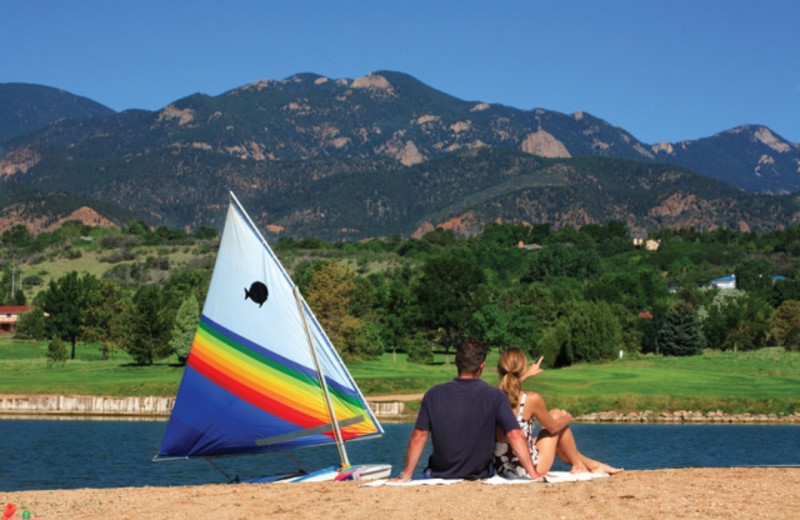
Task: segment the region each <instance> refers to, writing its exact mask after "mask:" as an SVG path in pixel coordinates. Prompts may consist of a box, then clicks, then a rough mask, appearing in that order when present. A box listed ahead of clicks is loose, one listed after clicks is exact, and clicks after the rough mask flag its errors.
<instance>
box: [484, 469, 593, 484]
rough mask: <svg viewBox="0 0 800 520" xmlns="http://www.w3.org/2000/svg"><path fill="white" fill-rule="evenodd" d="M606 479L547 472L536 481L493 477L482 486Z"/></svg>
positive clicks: (587, 475) (566, 472)
mask: <svg viewBox="0 0 800 520" xmlns="http://www.w3.org/2000/svg"><path fill="white" fill-rule="evenodd" d="M605 477H608V475H607V474H605V473H588V472H587V473H570V472H569V471H549V472H548V473H546V474H545V475H544V476H543V477H540V478H538V479H536V480H530V479H524V478H519V479H507V478H503V477H500V476H498V475H495V476H493V477H491V478H488V479H486V480H484V481H483V483H484V484H490V485H507V484H531V483H533V482H548V483H550V484H558V483H561V482H579V481H583V480H592V479H596V478H605Z"/></svg>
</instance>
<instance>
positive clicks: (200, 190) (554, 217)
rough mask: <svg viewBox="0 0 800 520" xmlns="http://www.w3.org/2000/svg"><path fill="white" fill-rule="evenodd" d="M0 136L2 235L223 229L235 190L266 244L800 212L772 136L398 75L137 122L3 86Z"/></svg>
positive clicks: (795, 162)
mask: <svg viewBox="0 0 800 520" xmlns="http://www.w3.org/2000/svg"><path fill="white" fill-rule="evenodd" d="M0 128H2V129H3V130H2V133H0V178H2V179H4V180H3V181H2V182H1V183H0V188H2V191H3V192H5V196H4V194H3V193H0V231H2V229H3V227H4V226H6V227H7V226H10V225H13V224H14V223H25V224H26V225H29V226H30V227H36V228H39V229H43V228H46V225H48V224H47V223H50V224H49V225H52V223H54V222H56V221H58V220H59V219H64V218H68V217H70V216H74V212H75V211H78V210H81V208H91V211H90V212H89V213H91V214H94V213H96V214H97V215H98V216H97V217H93V218H105V219H108V220H109V221H112V222H116V223H123V222H125V221H126V220H129V219H130V218H141V219H143V220H145V221H147V222H149V223H151V224H153V225H167V226H170V227H182V228H187V229H192V228H195V227H197V226H201V225H209V226H214V227H217V228H219V227H220V226H221V223H222V219H223V218H224V214H223V213H224V211H223V210H224V207H225V206H226V204H227V195H226V194H227V192H228V191H229V190H230V191H233V192H235V193H236V195H237V197H238V198H239V199H240V200H241V201H242V202H243V203H244V205H245V207H246V208H248V210H249V211H250V213H251V215H252V216H253V219H254V220H255V221H256V222H257V223H258V224H259V225H260V226H261V227H263V228H264V229H265V230H266V232H267V233H268V234H271V235H276V236H317V237H320V238H325V239H332V240H336V239H365V238H369V237H376V236H389V235H392V234H397V233H399V234H403V235H411V234H414V233H422V232H425V231H427V230H431V229H434V228H435V227H439V226H444V227H449V228H452V229H455V230H457V231H459V232H463V233H475V232H479V231H480V230H481V229H482V227H483V225H484V224H485V223H486V222H517V223H528V224H534V223H540V222H548V223H550V224H551V225H553V226H554V227H561V226H564V225H572V226H575V227H579V226H582V225H584V224H588V223H600V224H605V223H607V222H608V221H609V220H612V219H613V220H620V221H622V222H623V223H625V225H626V226H627V227H628V229H629V231H630V232H631V233H632V234H636V235H643V234H646V233H647V231H649V230H653V229H657V228H662V227H695V228H698V229H713V228H715V227H728V228H734V229H740V230H744V231H756V232H766V231H769V230H772V229H776V228H781V227H785V226H787V225H790V224H793V223H796V222H798V220H800V198H798V196H797V193H798V192H799V191H800V145H798V144H797V143H792V142H789V141H786V140H785V139H783V138H782V137H780V136H779V135H776V134H775V133H774V132H772V131H771V130H770V129H769V128H767V127H764V126H760V125H743V126H739V127H737V128H733V129H730V130H726V131H722V132H720V133H718V134H715V135H713V136H710V137H707V138H703V139H698V140H694V141H682V142H679V143H657V144H645V143H642V142H640V141H639V140H638V139H636V138H635V137H634V136H632V135H631V134H630V133H628V132H626V131H625V130H624V129H621V128H618V127H614V126H612V125H611V124H609V123H607V122H606V121H604V120H602V119H600V118H597V117H595V116H593V115H590V114H587V113H585V112H576V113H573V114H563V113H559V112H554V111H548V110H544V109H533V110H520V109H517V108H513V107H508V106H504V105H498V104H488V103H483V102H480V101H465V100H461V99H458V98H455V97H453V96H450V95H448V94H446V93H443V92H440V91H438V90H435V89H433V88H431V87H429V86H427V85H425V84H423V83H421V82H419V81H418V80H416V79H415V78H413V77H411V76H409V75H406V74H403V73H399V72H391V71H380V72H375V73H370V74H368V75H366V76H364V77H361V78H357V79H354V80H351V79H330V78H326V77H324V76H319V75H315V74H298V75H294V76H292V77H289V78H286V79H283V80H280V81H276V80H265V81H259V82H255V83H252V84H249V85H245V86H242V87H240V88H236V89H233V90H231V91H229V92H226V93H223V94H221V95H219V96H214V97H211V96H207V95H204V94H194V95H191V96H188V97H185V98H183V99H180V100H177V101H175V102H173V103H171V104H170V105H168V106H166V107H164V108H163V109H161V110H158V111H146V110H127V111H124V112H121V113H116V112H114V111H113V110H111V109H108V108H107V107H104V106H102V105H100V104H98V103H96V102H94V101H92V100H89V99H86V98H81V97H79V96H75V95H73V94H70V93H67V92H64V91H61V90H57V89H53V88H50V87H43V86H38V85H27V84H0ZM12 193H13V196H12V195H10V194H12ZM53 194H59V195H58V197H60V198H59V199H58V200H59V203H58V204H56V203H54V202H53V201H54V200H56V199H53V198H52V197H55V195H53ZM81 211H83V213H82V214H86V209H82V210H81ZM33 223H38V224H36V225H34V224H33Z"/></svg>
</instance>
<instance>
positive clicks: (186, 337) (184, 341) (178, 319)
mask: <svg viewBox="0 0 800 520" xmlns="http://www.w3.org/2000/svg"><path fill="white" fill-rule="evenodd" d="M199 321H200V305H199V304H198V303H197V298H195V296H194V294H193V293H189V296H188V297H187V298H185V299H184V300H183V302H181V306H180V307H179V308H178V313H177V314H176V315H175V324H174V325H173V326H172V340H171V341H170V348H171V349H172V352H174V353H175V355H177V356H178V361H179V362H180V363H181V364H183V363H186V360H187V359H188V357H189V350H191V348H192V340H193V339H194V334H195V332H196V330H197V324H198V323H199Z"/></svg>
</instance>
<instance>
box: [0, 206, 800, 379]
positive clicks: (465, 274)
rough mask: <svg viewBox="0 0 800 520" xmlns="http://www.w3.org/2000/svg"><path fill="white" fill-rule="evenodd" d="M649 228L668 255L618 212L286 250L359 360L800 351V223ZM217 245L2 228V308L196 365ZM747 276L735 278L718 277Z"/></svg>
mask: <svg viewBox="0 0 800 520" xmlns="http://www.w3.org/2000/svg"><path fill="white" fill-rule="evenodd" d="M650 239H651V240H652V241H654V242H652V243H653V244H658V247H657V249H655V250H648V249H647V248H644V247H641V248H639V247H635V246H634V242H633V240H632V238H631V236H630V235H629V234H628V232H627V230H626V228H625V226H624V225H623V223H622V222H619V221H612V222H610V223H609V224H608V225H607V226H600V225H597V224H587V225H585V226H582V227H581V228H579V229H576V228H573V227H570V226H565V227H562V228H560V229H557V230H556V229H553V228H552V227H551V226H550V225H547V224H539V225H534V226H524V225H509V224H490V225H488V226H486V228H485V229H484V231H483V232H482V233H480V234H479V235H475V236H472V237H465V236H459V235H457V234H455V233H454V232H452V231H450V230H444V229H437V230H434V231H431V232H428V233H426V234H424V235H423V236H422V237H421V238H403V237H402V236H400V235H395V236H394V237H392V238H388V239H381V240H371V241H366V242H357V243H356V242H337V243H334V244H332V243H329V242H326V241H323V240H320V239H312V238H308V239H303V240H294V239H289V238H284V239H281V240H279V241H277V242H276V243H275V244H274V248H275V250H276V252H277V254H278V256H279V257H280V258H281V259H282V261H283V263H284V264H285V265H286V266H287V268H288V269H289V270H290V273H291V274H292V276H293V278H294V279H295V280H296V282H297V284H298V286H299V287H300V289H301V291H302V292H303V294H304V295H305V297H306V299H307V300H308V302H309V304H310V305H311V307H312V308H314V310H315V311H316V312H317V314H318V316H320V319H321V321H322V324H323V326H324V327H325V328H326V330H327V332H328V333H329V335H330V337H331V339H332V340H333V342H334V344H335V345H336V347H337V348H338V349H339V350H340V352H341V353H342V354H343V356H344V357H345V358H361V359H365V358H371V357H374V356H376V355H379V354H381V353H383V352H402V353H405V354H406V355H408V357H409V359H411V360H413V361H415V362H419V363H427V362H430V361H431V360H432V357H433V352H434V351H443V352H449V351H450V349H451V348H452V347H453V345H454V344H455V343H456V342H457V341H458V340H460V339H461V338H464V337H468V336H471V337H476V336H477V337H482V338H485V339H486V340H487V341H489V343H490V344H491V345H492V346H493V347H494V348H498V349H503V348H507V347H511V346H520V347H522V348H524V349H525V350H526V351H527V352H529V353H531V354H532V355H534V356H538V355H544V356H545V360H546V363H547V364H548V365H551V366H567V365H570V364H573V363H577V362H596V361H604V360H610V359H612V358H615V357H616V356H618V355H619V351H620V350H622V351H623V352H624V353H626V354H627V355H629V356H637V355H642V354H649V353H656V354H660V355H681V356H683V355H692V354H695V353H698V352H700V351H701V350H702V349H705V348H711V349H720V350H734V351H740V350H749V349H756V348H759V347H762V346H765V345H778V346H784V347H786V348H789V349H795V350H796V349H798V348H800V334H798V331H800V322H799V321H798V320H800V318H799V317H800V282H798V281H797V279H796V275H797V272H798V268H799V267H800V265H798V260H797V259H798V256H799V255H800V226H793V227H790V228H788V229H786V230H781V231H774V232H771V233H767V234H763V235H757V234H755V233H742V232H740V231H735V230H729V229H719V230H715V231H709V232H699V231H696V230H691V229H690V230H679V231H673V230H669V229H661V230H659V231H657V232H654V233H651V235H650ZM217 241H218V237H217V236H216V232H215V231H214V230H213V229H211V228H202V229H199V230H197V231H196V232H194V233H193V234H191V235H189V234H186V233H185V232H184V231H181V230H175V229H170V228H166V227H160V228H156V229H150V228H148V227H147V226H145V225H144V224H143V223H142V222H140V221H135V222H134V223H133V224H131V225H130V226H128V227H125V228H123V229H114V228H101V227H90V226H85V225H82V224H81V223H79V222H74V221H73V222H70V223H67V224H66V225H64V226H62V227H61V228H59V229H58V230H55V231H52V232H43V233H40V234H38V235H36V236H34V235H31V234H30V233H29V232H27V230H26V229H25V228H24V227H23V226H17V227H15V228H13V229H12V230H9V231H6V232H4V233H3V234H2V251H1V252H2V255H0V257H1V258H2V259H3V260H2V269H3V276H2V288H0V303H2V304H5V305H24V304H33V305H35V306H36V310H35V311H33V312H29V313H27V314H25V315H24V318H23V320H22V321H21V322H20V324H19V328H18V331H17V334H18V335H19V336H20V337H36V338H57V340H54V346H53V348H52V351H51V352H50V355H52V356H54V357H56V358H58V357H62V358H67V357H70V356H71V355H72V353H73V352H74V349H82V348H91V349H95V348H100V349H101V350H102V351H103V352H110V351H111V350H113V349H124V350H126V351H127V352H129V353H130V354H131V355H132V356H133V357H134V359H136V360H137V362H139V363H141V364H150V363H153V362H154V361H156V360H159V359H162V358H165V357H168V356H173V355H178V358H179V359H182V358H185V355H186V352H187V349H188V345H186V344H185V343H182V342H181V341H179V340H178V339H175V338H178V337H179V336H180V334H177V332H176V331H180V330H186V329H187V328H188V329H189V330H191V329H192V327H193V323H196V319H197V317H198V312H199V309H200V308H202V303H203V301H204V298H205V291H206V288H207V285H208V281H209V277H210V271H211V266H212V265H213V260H214V253H215V249H216V245H217ZM732 274H734V275H735V276H736V289H733V290H722V289H718V288H715V287H714V286H713V284H712V281H713V280H715V279H717V278H720V277H723V276H727V275H732ZM12 282H15V283H16V285H12ZM154 282H157V283H154ZM12 287H13V296H12V290H10V289H11V288H12ZM34 295H35V296H34ZM330 302H336V303H337V305H336V306H335V308H328V307H326V306H327V305H331V303H330ZM42 313H48V314H49V315H50V318H49V319H44V317H43V314H42ZM179 316H180V317H179ZM59 342H63V344H62V346H59Z"/></svg>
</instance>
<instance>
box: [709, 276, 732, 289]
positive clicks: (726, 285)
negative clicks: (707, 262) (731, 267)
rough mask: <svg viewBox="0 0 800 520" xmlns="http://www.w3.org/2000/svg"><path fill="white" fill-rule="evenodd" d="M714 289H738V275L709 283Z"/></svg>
mask: <svg viewBox="0 0 800 520" xmlns="http://www.w3.org/2000/svg"><path fill="white" fill-rule="evenodd" d="M709 285H710V286H711V288H712V289H720V290H726V289H736V275H735V274H731V275H728V276H723V277H722V278H717V279H715V280H711V282H710V283H709Z"/></svg>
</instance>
